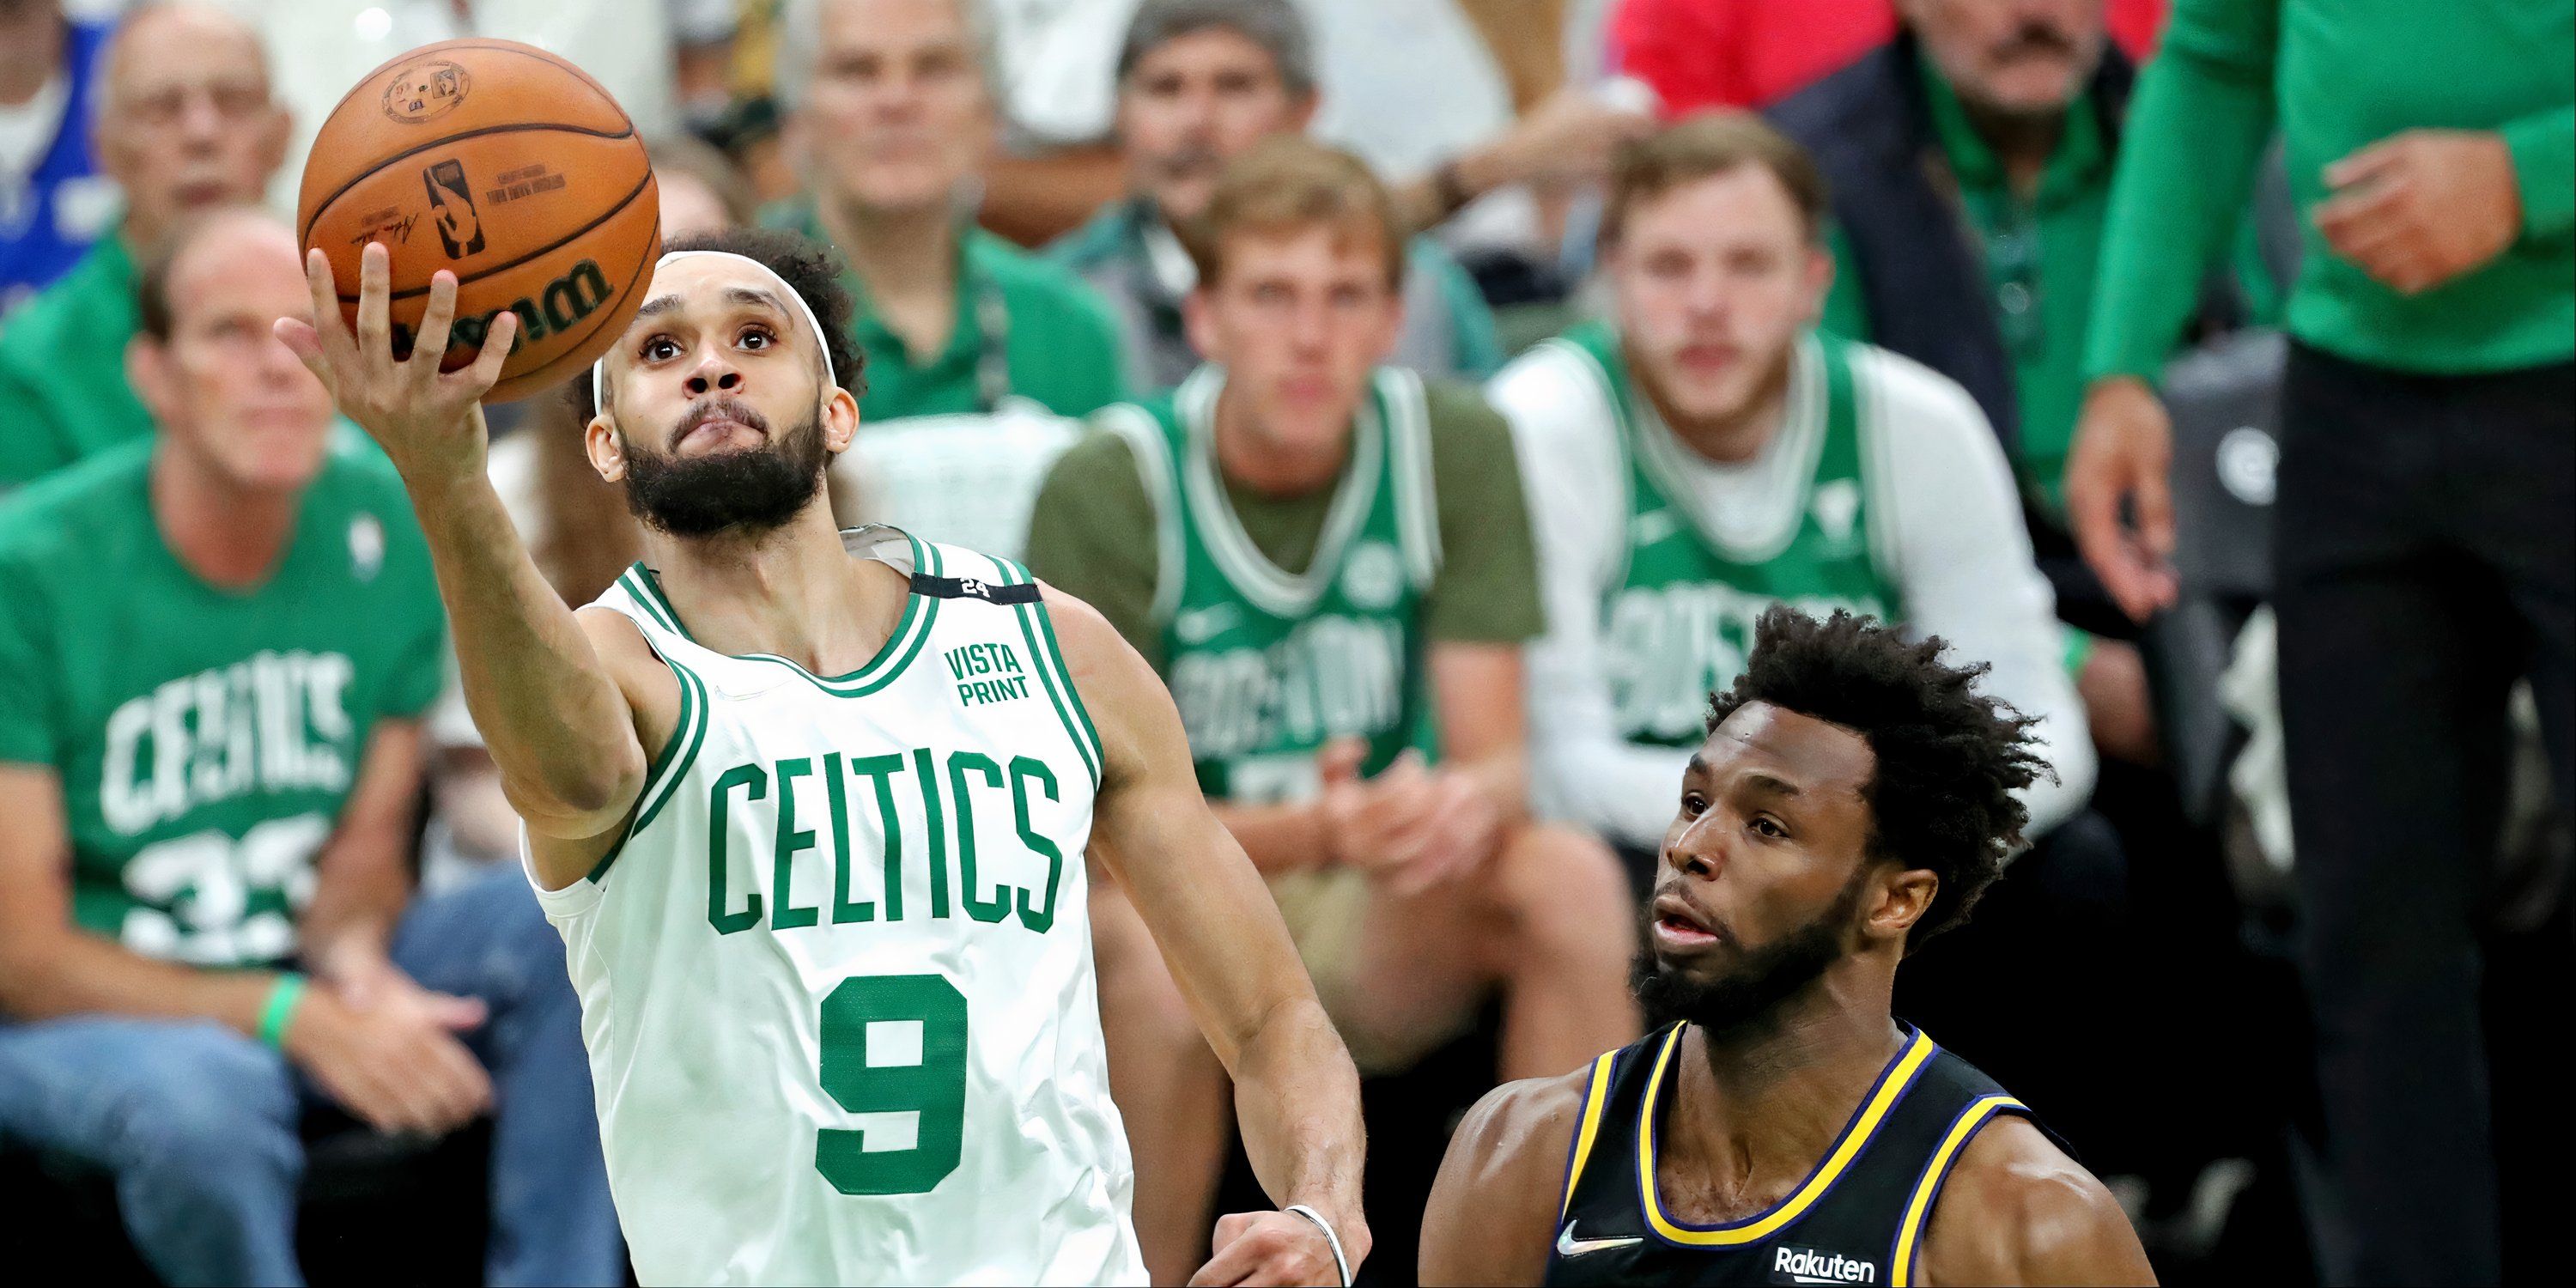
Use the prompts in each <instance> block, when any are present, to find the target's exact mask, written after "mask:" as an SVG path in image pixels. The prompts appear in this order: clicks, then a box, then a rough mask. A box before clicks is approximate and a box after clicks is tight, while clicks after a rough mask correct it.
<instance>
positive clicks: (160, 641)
mask: <svg viewBox="0 0 2576 1288" xmlns="http://www.w3.org/2000/svg"><path fill="white" fill-rule="evenodd" d="M151 463H152V444H151V443H150V442H149V441H146V442H138V443H129V444H126V445H124V446H121V447H115V448H111V449H109V450H107V451H106V452H103V453H101V454H99V455H97V456H94V457H92V458H90V459H89V460H86V461H83V462H81V463H80V464H78V465H75V466H72V467H70V468H67V469H64V470H60V471H57V472H55V473H54V474H52V475H50V476H48V477H47V478H46V479H44V480H43V481H42V482H39V483H37V484H35V485H33V486H31V487H29V488H27V489H26V490H25V491H22V492H20V493H18V494H17V495H16V496H13V497H12V498H11V499H10V500H9V502H8V504H7V505H5V506H0V762H8V763H14V764H21V765H32V766H38V767H41V768H44V769H50V770H52V771H54V772H55V773H56V774H57V775H58V776H59V778H60V781H61V783H62V789H63V801H64V805H65V808H66V810H67V813H68V821H69V825H70V830H71V848H72V911H73V917H74V919H75V921H76V922H77V923H78V924H79V925H80V926H81V928H83V929H85V930H88V931H90V932H92V933H95V934H98V935H102V936H105V937H107V938H109V939H113V940H116V941H118V942H120V943H122V944H124V945H125V946H126V947H127V948H129V949H132V950H133V951H135V952H138V953H141V954H143V955H145V956H149V957H155V958H161V959H165V960H171V961H178V962H185V963H188V964H191V965H197V966H211V967H226V966H255V965H264V964H269V963H273V962H276V961H278V960H280V959H283V958H285V957H287V956H288V955H290V954H291V953H292V952H293V951H294V948H295V922H296V917H297V915H298V913H299V912H300V911H301V909H302V908H303V906H304V904H305V902H306V901H307V900H308V899H309V898H310V897H311V896H312V892H313V887H314V881H315V872H314V859H315V857H316V855H317V853H318V852H319V851H320V849H321V847H322V845H323V843H324V842H325V841H327V840H328V839H329V837H330V835H331V833H332V830H333V829H334V827H336V826H337V824H338V821H339V817H340V813H341V810H342V808H343V807H344V806H345V805H346V804H347V801H348V798H349V794H350V790H351V788H352V787H353V786H354V785H355V782H356V779H357V777H358V772H359V769H360V762H361V758H362V757H363V756H364V754H365V751H366V747H367V741H368V737H369V735H370V733H371V732H372V731H373V729H374V726H375V725H376V723H377V722H378V721H381V720H388V719H408V718H413V717H417V716H418V715H420V714H421V712H423V711H424V710H425V709H427V708H428V707H429V705H430V704H431V703H432V702H433V701H435V700H436V698H437V697H438V694H439V690H440V686H441V684H442V683H443V682H444V678H445V666H446V661H445V659H446V643H445V629H444V619H443V618H442V616H441V614H440V609H439V602H438V590H437V586H436V583H435V582H434V581H433V580H432V578H431V574H430V564H429V548H428V544H427V543H426V542H425V541H424V540H423V539H422V537H421V534H420V530H419V528H418V527H417V526H416V525H415V524H414V523H413V521H412V516H411V507H410V504H409V502H408V500H407V499H406V497H405V496H404V493H403V488H402V483H401V480H400V479H398V478H397V477H396V476H395V474H394V472H393V467H392V466H391V465H389V464H387V463H386V462H385V461H384V459H383V458H382V457H381V456H380V455H377V454H375V453H372V452H367V451H362V450H358V449H357V448H355V447H354V446H351V445H345V444H344V445H341V446H337V447H335V448H334V449H333V451H332V453H331V455H330V456H329V458H328V459H327V463H326V464H325V465H324V467H323V469H322V471H321V473H320V474H319V476H317V477H316V478H315V479H314V481H313V483H312V484H311V486H310V487H308V488H307V489H306V491H305V494H304V497H303V500H302V505H301V509H300V510H299V512H298V514H297V517H296V521H295V530H294V534H293V536H292V538H291V539H290V541H289V543H288V545H287V548H286V550H285V552H284V554H283V555H282V556H281V558H280V560H279V563H278V566H277V568H276V570H275V572H273V573H272V574H271V575H270V577H269V578H268V580H267V581H266V582H265V583H263V584H261V585H260V586H258V587H256V588H254V589H247V590H234V589H228V588H222V587H217V586H213V585H209V584H208V583H206V582H205V581H204V580H202V579H201V578H199V577H198V576H197V575H196V574H195V573H194V572H192V571H190V570H189V569H188V568H187V567H186V566H185V565H183V564H182V563H180V561H179V559H178V557H177V556H176V555H174V554H173V553H172V552H171V550H170V548H169V546H168V545H167V544H166V543H165V542H164V541H163V540H162V535H161V530H160V527H159V524H158V522H157V521H156V520H155V519H154V517H153V513H152V504H151V496H150V474H151Z"/></svg>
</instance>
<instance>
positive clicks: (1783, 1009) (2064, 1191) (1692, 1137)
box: [1421, 606, 2154, 1285]
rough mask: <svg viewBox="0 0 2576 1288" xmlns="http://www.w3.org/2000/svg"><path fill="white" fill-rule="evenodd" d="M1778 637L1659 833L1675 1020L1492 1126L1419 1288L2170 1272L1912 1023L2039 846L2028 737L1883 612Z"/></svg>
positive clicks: (1654, 922) (1504, 1102)
mask: <svg viewBox="0 0 2576 1288" xmlns="http://www.w3.org/2000/svg"><path fill="white" fill-rule="evenodd" d="M1755 639H1756V643H1755V647H1754V649H1753V652H1752V656H1751V657H1750V659H1749V661H1748V664H1747V666H1746V669H1745V671H1744V673H1743V674H1742V675H1741V676H1740V677H1739V678H1738V679H1737V680H1736V682H1735V685H1734V687H1733V688H1732V689H1730V690H1728V691H1726V692H1723V693H1719V694H1715V695H1713V696H1712V706H1711V710H1710V714H1709V718H1708V736H1707V738H1706V739H1705V740H1704V741H1703V742H1702V743H1701V744H1700V746H1699V749H1698V751H1697V752H1696V753H1695V754H1694V755H1693V756H1692V757H1691V760H1690V764H1689V767H1688V769H1687V770H1686V771H1685V772H1684V773H1683V775H1682V781H1681V784H1680V793H1679V803H1680V810H1679V813H1678V814H1677V815H1676V816H1675V818H1674V820H1673V823H1672V826H1671V827H1670V828H1669V829H1668V830H1667V831H1666V832H1665V834H1664V841H1663V847H1662V855H1661V858H1662V862H1661V864H1660V866H1659V871H1658V875H1657V880H1656V883H1655V896H1654V900H1653V903H1652V905H1651V906H1650V908H1649V910H1648V914H1647V916H1648V926H1647V935H1646V941H1647V946H1646V947H1645V949H1644V950H1643V951H1642V952H1641V954H1640V957H1639V963H1638V972H1637V992H1638V997H1639V1000H1640V1001H1642V1002H1643V1003H1644V1004H1645V1008H1646V1011H1647V1014H1648V1016H1649V1018H1650V1020H1655V1021H1663V1022H1665V1023H1664V1025H1663V1027H1660V1028H1658V1029H1656V1030H1655V1031H1654V1032H1652V1033H1650V1034H1649V1035H1648V1036H1647V1037H1646V1038H1645V1039H1644V1040H1642V1041H1640V1042H1638V1043H1637V1044H1636V1045H1634V1046H1630V1047H1627V1048H1625V1049H1622V1050H1619V1051H1613V1052H1611V1053H1609V1054H1607V1055H1604V1056H1602V1057H1601V1058H1599V1059H1598V1060H1595V1061H1593V1063H1592V1064H1591V1066H1590V1067H1588V1068H1585V1069H1582V1070H1579V1071H1577V1072H1575V1073H1572V1074H1568V1075H1566V1076H1564V1077H1559V1078H1551V1079H1543V1080H1535V1081H1528V1082H1516V1083H1512V1084H1509V1085H1506V1086H1504V1087H1501V1088H1499V1089H1497V1090H1495V1091H1494V1092H1493V1093H1491V1094H1490V1095H1488V1096H1486V1097H1485V1099H1484V1100H1483V1101H1482V1102H1481V1103H1479V1104H1478V1105H1477V1106H1476V1108H1475V1110H1474V1112H1473V1113H1471V1114H1469V1115H1468V1117H1467V1120H1466V1122H1465V1123H1464V1124H1462V1125H1461V1126H1460V1127H1459V1129H1458V1134H1457V1136H1456V1137H1455V1138H1454V1139H1453V1140H1452V1141H1451V1143H1450V1147H1449V1155H1448V1158H1447V1159H1446V1160H1444V1161H1443V1163H1442V1165H1441V1169H1440V1178H1439V1181H1438V1183H1437V1185H1436V1187H1435V1188H1434V1189H1433V1191H1432V1196H1431V1205H1430V1209H1429V1211H1428V1213H1427V1214H1426V1216H1425V1219H1424V1224H1423V1231H1422V1265H1421V1271H1422V1282H1424V1283H1426V1284H1535V1283H1541V1282H1544V1283H1550V1284H1755V1283H1809V1284H1829V1283H1839V1284H1871V1285H1909V1284H1969V1283H1973V1284H2031V1283H2050V1284H2133V1283H2149V1282H2152V1281H2153V1278H2154V1272H2153V1271H2152V1270H2151V1269H2150V1268H2149V1267H2148V1265H2147V1260H2146V1254H2145V1252H2144V1251H2143V1250H2142V1249H2141V1248H2140V1247H2139V1244H2138V1238H2137V1235H2136V1234H2135V1233H2134V1232H2133V1231H2131V1230H2130V1228H2129V1223H2128V1220H2127V1218H2126V1217H2124V1216H2123V1215H2122V1213H2121V1211H2120V1208H2119V1206H2118V1205H2117V1204H2116V1203H2114V1202H2113V1200H2112V1198H2111V1195H2110V1193H2109V1191H2107V1190H2105V1189H2104V1188H2103V1187H2102V1184H2101V1182H2099V1181H2097V1180H2095V1179H2094V1178H2093V1176H2092V1175H2091V1174H2090V1173H2088V1172H2086V1171H2085V1170H2084V1169H2083V1168H2082V1167H2081V1166H2079V1165H2077V1164H2076V1162H2075V1161H2074V1160H2073V1159H2071V1158H2069V1157H2068V1156H2067V1154H2066V1152H2065V1150H2064V1149H2062V1148H2060V1147H2059V1145H2058V1144H2057V1142H2056V1141H2055V1139H2054V1138H2053V1137H2051V1136H2050V1135H2049V1134H2048V1133H2047V1132H2046V1131H2045V1130H2043V1129H2042V1128H2041V1127H2040V1126H2039V1125H2038V1124H2037V1122H2036V1121H2035V1120H2034V1119H2033V1118H2032V1116H2031V1114H2030V1111H2029V1110H2028V1109H2027V1108H2025V1107H2024V1106H2023V1105H2022V1103H2021V1102H2020V1101H2018V1100H2015V1099H2013V1097H2012V1096H2011V1095H2010V1094H2008V1093H2006V1092H2005V1091H2004V1090H2003V1089H2002V1088H2001V1087H1998V1086H1996V1085H1995V1084H1994V1082H1993V1081H1992V1080H1990V1079H1988V1078H1987V1077H1986V1076H1985V1075H1984V1074H1981V1073H1979V1072H1977V1070H1976V1069H1975V1068H1973V1067H1971V1066H1970V1065H1969V1064H1968V1063H1967V1062H1966V1061H1965V1060H1962V1059H1960V1058H1959V1057H1958V1056H1956V1055H1953V1054H1951V1053H1950V1052H1948V1051H1945V1050H1943V1049H1941V1047H1940V1046H1938V1045H1937V1044H1935V1043H1934V1042H1933V1041H1932V1039H1931V1038H1930V1037H1929V1036H1927V1035H1925V1034H1923V1033H1922V1032H1920V1031H1917V1030H1915V1029H1912V1028H1910V1027H1908V1026H1907V1025H1906V1024H1904V1023H1903V1022H1902V1021H1899V1020H1897V1019H1895V1018H1893V1017H1892V1016H1891V1015H1890V1014H1889V1011H1888V998H1889V993H1890V990H1891V988H1892V987H1893V985H1894V983H1895V979H1896V969H1897V964H1898V963H1899V962H1900V961H1902V960H1903V958H1904V957H1905V955H1906V953H1907V952H1908V951H1910V950H1911V949H1912V948H1914V947H1915V946H1917V945H1919V944H1921V943H1922V942H1923V941H1924V940H1926V939H1928V938H1930V937H1931V936H1933V935H1935V934H1938V933H1940V932H1941V931H1942V930H1944V929H1946V928H1948V927H1950V926H1953V925H1956V924H1958V922H1959V920H1960V919H1961V918H1962V917H1964V916H1965V915H1966V914H1967V911H1968V909H1969V907H1970V906H1971V905H1973V904H1974V903H1975V902H1976V901H1977V896H1978V895H1979V894H1980V893H1982V892H1983V891H1984V889H1985V888H1986V886H1987V885H1988V884H1989V883H1991V882H1992V881H1993V880H1994V879H1995V878H1996V876H1997V875H1998V874H1999V873H2000V872H2001V871H2002V868H2003V864H2004V860H2005V858H2006V856H2007V855H2009V854H2010V853H2011V851H2012V850H2013V848H2014V847H2015V846H2016V845H2018V844H2019V842H2020V839H2021V837H2020V833H2021V827H2022V823H2023V821H2024V816H2023V811H2022V807H2021V806H2020V805H2019V804H2018V803H2016V801H2015V800H2014V793H2015V791H2017V790H2018V789H2020V788H2022V787H2025V786H2027V785H2029V783H2030V781H2031V779H2032V776H2033V775H2034V774H2035V773H2038V772H2044V771H2043V769H2042V764H2041V762H2040V760H2039V758H2038V755H2037V753H2036V752H2035V751H2034V750H2033V748H2032V747H2031V745H2030V741H2029V726H2030V721H2029V720H2028V719H2026V718H2024V717H2022V716H2020V715H2019V714H2017V713H2015V712H2014V711H2013V710H2012V709H2011V708H2010V707H2007V706H2003V705H2001V704H1999V703H1997V702H1995V701H1994V700H1992V699H1990V698H1986V697H1983V696H1980V695H1979V694H1978V693H1977V692H1976V691H1975V689H1974V687H1973V682H1974V681H1975V680H1976V679H1977V678H1978V677H1979V676H1980V675H1982V674H1983V672H1984V669H1985V668H1984V667H1983V666H1982V665H1979V666H1972V667H1966V668H1960V667H1952V666H1947V665H1944V664H1943V663H1942V661H1941V660H1940V651H1941V642H1940V641H1939V640H1938V639H1927V640H1924V641H1921V642H1909V641H1907V640H1906V639H1905V638H1904V637H1903V636H1902V635H1900V634H1899V633H1897V632H1896V631H1895V630H1893V629H1890V628H1887V627H1883V626H1880V625H1878V624H1877V623H1876V622H1875V621H1874V620H1872V619H1869V618H1855V617H1852V616H1849V615H1847V614H1844V613H1841V612H1837V613H1835V614H1834V615H1833V616H1832V617H1831V618H1830V619H1828V620H1826V621H1824V622H1818V621H1816V620H1815V619H1813V618H1810V617H1806V616H1803V615H1801V614H1799V613H1797V612H1796V611H1794V610H1792V609H1789V608H1787V607H1785V606H1784V607H1774V608H1772V609H1770V610H1769V611H1767V612H1766V613H1765V614H1764V615H1763V616H1762V618H1761V620H1760V623H1759V625H1758V627H1757V630H1756V635H1755ZM2031 967H2032V969H2034V970H2046V969H2049V968H2050V967H2049V963H2047V962H2033V963H2032V964H2031Z"/></svg>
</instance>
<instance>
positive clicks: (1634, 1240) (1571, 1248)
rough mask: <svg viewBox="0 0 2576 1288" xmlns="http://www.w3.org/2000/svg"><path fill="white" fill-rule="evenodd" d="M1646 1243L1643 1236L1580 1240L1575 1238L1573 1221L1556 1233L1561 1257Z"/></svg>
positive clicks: (1557, 1252) (1577, 1255)
mask: <svg viewBox="0 0 2576 1288" xmlns="http://www.w3.org/2000/svg"><path fill="white" fill-rule="evenodd" d="M1645 1241H1646V1240H1645V1238H1644V1237H1643V1236H1641V1235H1630V1236H1628V1237H1627V1238H1624V1239H1578V1238H1575V1237H1574V1223H1573V1222H1572V1221H1568V1222H1566V1223H1565V1228H1564V1229H1562V1230H1559V1231H1557V1232H1556V1255H1558V1256H1560V1257H1580V1256H1582V1255H1584V1254H1585V1253H1588V1252H1604V1251H1607V1250H1609V1249H1611V1248H1625V1247H1629V1246H1632V1245H1634V1244H1639V1243H1644V1242H1645Z"/></svg>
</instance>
